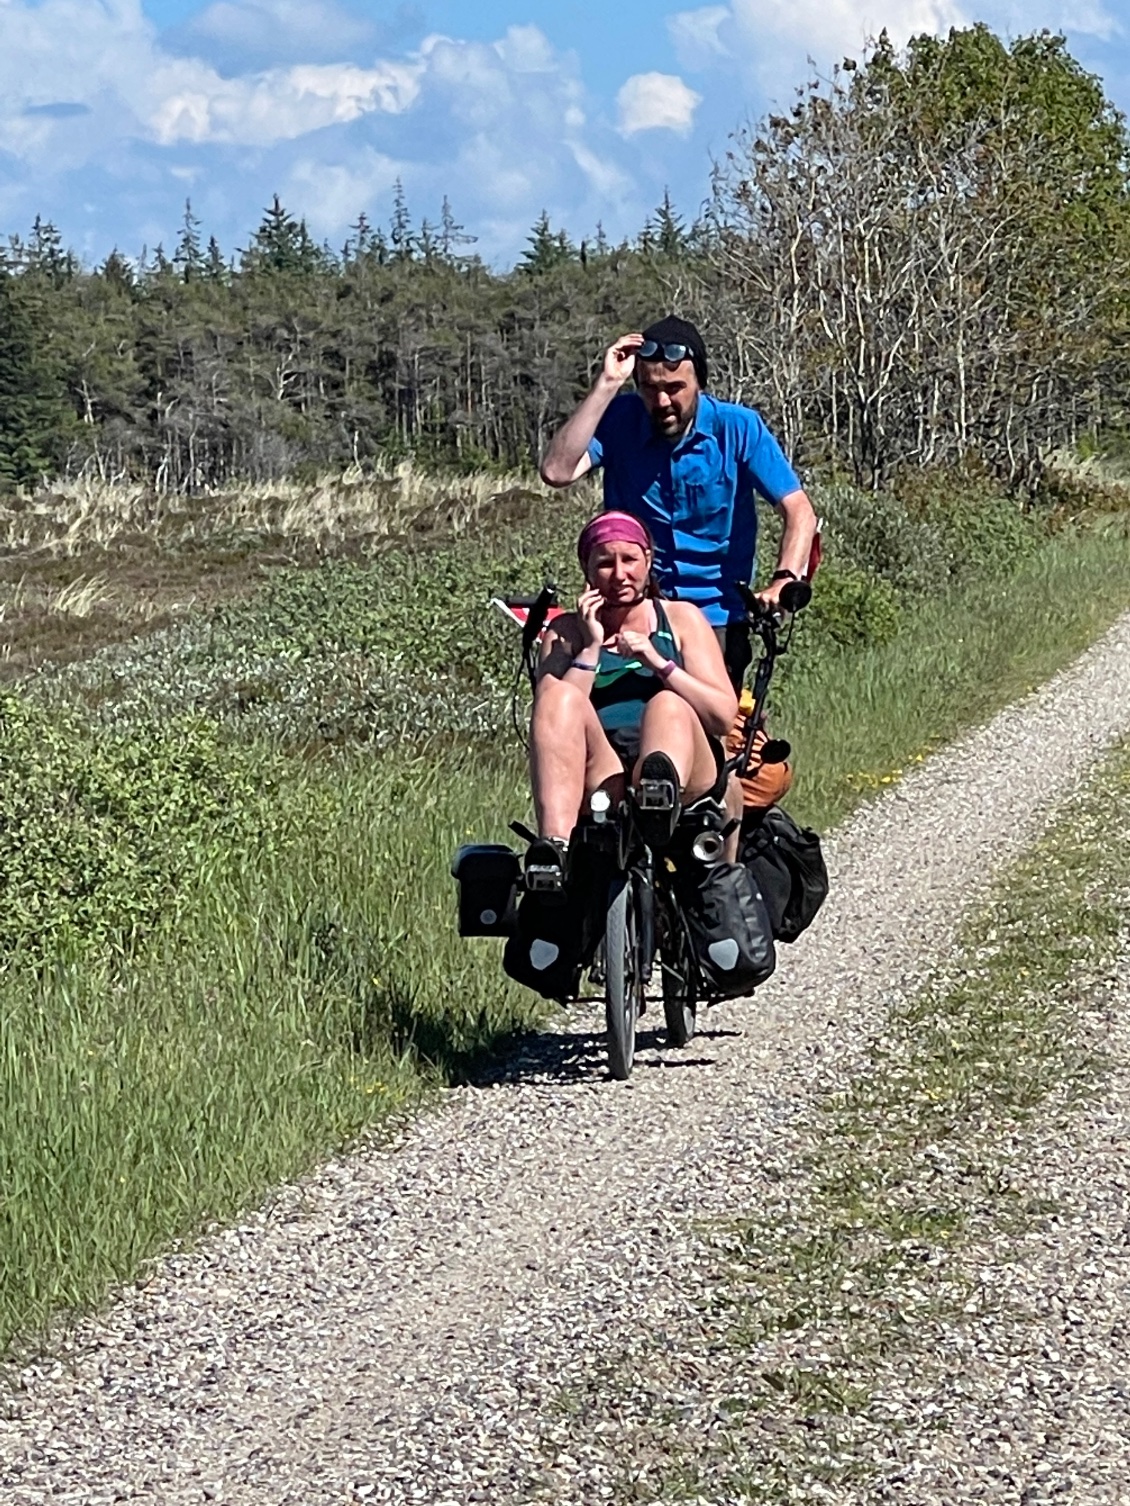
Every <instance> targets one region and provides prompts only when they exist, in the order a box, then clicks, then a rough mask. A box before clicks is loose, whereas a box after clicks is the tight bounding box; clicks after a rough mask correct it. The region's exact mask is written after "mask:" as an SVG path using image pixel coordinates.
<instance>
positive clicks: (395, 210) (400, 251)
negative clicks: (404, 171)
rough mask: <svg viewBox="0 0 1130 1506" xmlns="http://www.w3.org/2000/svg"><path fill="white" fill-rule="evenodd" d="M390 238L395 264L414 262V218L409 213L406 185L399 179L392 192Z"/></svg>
mask: <svg viewBox="0 0 1130 1506" xmlns="http://www.w3.org/2000/svg"><path fill="white" fill-rule="evenodd" d="M388 238H389V243H390V245H391V246H392V259H393V261H394V262H402V261H411V260H412V258H413V256H414V255H415V252H416V237H415V236H414V235H413V233H412V216H411V215H410V214H409V213H408V201H407V199H406V198H405V197H404V184H403V183H402V182H401V181H400V179H399V178H397V180H396V183H395V185H394V186H393V190H392V220H391V222H390V224H389V237H388Z"/></svg>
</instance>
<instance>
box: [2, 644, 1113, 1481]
mask: <svg viewBox="0 0 1130 1506" xmlns="http://www.w3.org/2000/svg"><path fill="white" fill-rule="evenodd" d="M1127 731H1130V617H1127V618H1123V619H1122V620H1121V621H1120V622H1119V623H1118V624H1116V626H1115V627H1114V628H1113V629H1112V630H1111V631H1110V632H1108V633H1107V634H1106V635H1105V636H1104V637H1103V638H1102V639H1101V640H1100V641H1099V642H1098V643H1097V644H1095V645H1094V646H1093V647H1092V648H1091V649H1090V650H1089V651H1088V652H1087V653H1086V654H1085V655H1084V656H1083V657H1082V658H1081V659H1080V660H1079V661H1078V662H1077V663H1076V664H1075V665H1074V666H1072V668H1071V669H1070V670H1068V671H1067V672H1065V673H1064V674H1062V675H1060V676H1059V677H1057V678H1056V679H1055V680H1054V681H1052V682H1051V683H1050V684H1049V685H1048V686H1045V687H1043V688H1042V689H1041V690H1040V691H1039V692H1038V693H1037V694H1036V695H1034V696H1032V697H1029V698H1028V699H1026V700H1025V701H1023V702H1021V703H1019V704H1018V705H1016V706H1013V707H1011V708H1009V709H1008V710H1006V711H1005V712H1003V713H1002V714H1001V715H999V716H998V717H996V718H995V719H994V720H993V721H992V722H991V723H990V724H989V725H988V726H986V727H984V728H982V729H980V730H979V731H977V732H975V733H974V734H972V735H971V736H970V737H968V738H966V739H964V740H963V741H962V742H961V743H959V744H957V745H955V746H954V747H953V748H951V749H949V750H947V751H945V752H943V753H941V754H939V755H938V756H936V757H935V758H933V759H931V760H930V761H929V762H928V763H927V764H925V765H924V766H923V767H922V769H921V770H920V771H919V772H918V773H916V774H915V775H914V776H912V777H911V778H908V779H907V780H906V781H905V782H904V783H903V784H902V785H900V786H898V787H896V788H895V789H893V790H892V792H891V793H890V794H889V795H887V796H885V797H884V798H883V799H882V800H880V801H878V802H876V803H875V804H874V805H871V806H869V807H867V808H866V809H865V810H863V811H861V812H860V813H859V814H858V815H857V816H856V817H855V818H853V819H852V820H851V821H850V822H848V823H847V824H846V825H845V826H844V827H843V828H841V830H840V831H839V832H838V834H837V835H836V837H835V839H834V841H832V842H830V843H829V867H830V869H831V872H832V877H833V885H834V887H833V894H832V898H831V899H830V900H829V902H828V904H827V906H826V907H825V910H824V912H823V914H822V916H821V918H820V920H819V921H818V922H817V924H816V926H815V927H814V928H813V931H812V932H810V933H809V934H808V936H806V937H804V938H803V939H802V940H801V942H799V943H798V944H797V945H795V946H794V947H792V948H791V949H783V955H782V959H781V965H780V968H779V971H778V973H777V975H776V976H775V978H774V979H773V980H772V981H771V983H770V984H769V985H767V986H766V987H765V988H764V989H762V990H760V991H759V992H758V994H757V997H756V999H755V1000H752V1001H746V1002H740V1003H737V1004H731V1005H724V1006H722V1007H720V1008H718V1009H717V1010H714V1011H711V1012H710V1014H709V1015H708V1016H707V1018H706V1020H705V1022H704V1025H705V1029H704V1031H703V1033H702V1035H701V1036H700V1037H699V1038H698V1039H697V1040H696V1041H695V1042H693V1043H692V1045H691V1046H690V1047H689V1048H687V1049H686V1050H684V1051H681V1052H674V1051H672V1052H668V1051H660V1050H658V1049H656V1047H655V1044H654V1042H655V1041H656V1039H657V1038H658V1029H659V1026H660V1023H661V1022H660V1020H658V1019H655V1018H654V1015H655V1014H656V1013H658V1012H659V1011H658V1010H657V1009H656V1007H655V1006H652V1010H651V1012H649V1014H648V1016H646V1017H645V1019H644V1021H643V1024H644V1025H645V1026H650V1027H652V1029H653V1030H654V1032H655V1034H651V1033H649V1031H648V1030H645V1031H644V1034H643V1048H642V1051H641V1054H640V1057H639V1059H638V1062H637V1066H636V1070H635V1074H634V1076H633V1078H632V1080H631V1082H630V1083H628V1084H624V1085H620V1084H613V1083H609V1082H608V1081H606V1080H605V1075H604V1070H603V1064H602V1049H601V1041H600V1038H599V1034H598V1033H597V1031H598V1027H599V1023H600V1020H599V1011H598V1009H597V1008H595V1007H594V1008H593V1009H592V1011H591V1013H585V1012H582V1013H581V1014H579V1015H578V1017H577V1020H576V1023H575V1025H574V1026H572V1027H565V1028H563V1029H562V1031H561V1033H560V1034H558V1035H551V1036H548V1037H545V1038H542V1039H541V1040H540V1041H539V1042H537V1043H536V1044H535V1045H533V1046H531V1048H530V1049H529V1051H528V1052H527V1053H526V1054H525V1055H520V1056H518V1057H516V1058H514V1059H513V1060H512V1061H511V1062H509V1063H508V1064H507V1067H506V1068H505V1070H504V1071H503V1072H501V1073H500V1074H499V1077H498V1078H497V1080H494V1081H490V1082H483V1083H481V1084H479V1085H477V1086H474V1087H468V1088H463V1089H460V1090H458V1091H455V1092H452V1093H450V1094H449V1095H447V1097H446V1099H445V1103H444V1105H443V1107H442V1108H441V1110H440V1111H438V1112H436V1113H432V1114H428V1115H426V1116H425V1117H423V1118H422V1119H421V1120H420V1121H418V1122H417V1123H416V1124H414V1125H413V1126H412V1127H411V1128H410V1129H409V1130H408V1131H406V1133H405V1135H404V1136H403V1138H402V1140H401V1142H400V1143H399V1144H398V1145H396V1146H395V1147H393V1148H391V1149H387V1150H374V1151H368V1152H365V1153H363V1154H359V1155H357V1156H354V1157H351V1158H348V1159H343V1160H340V1161H337V1162H334V1163H331V1164H330V1165H328V1166H327V1167H325V1168H324V1169H323V1170H322V1171H321V1172H320V1173H319V1174H318V1175H317V1176H316V1177H314V1178H312V1179H311V1180H309V1181H308V1182H306V1183H303V1184H302V1185H301V1186H298V1187H295V1188H290V1189H285V1190H284V1191H283V1192H282V1193H281V1194H280V1195H279V1197H278V1198H277V1199H276V1200H275V1201H274V1202H273V1204H272V1205H271V1207H270V1208H269V1209H268V1210H266V1211H265V1212H263V1213H261V1214H257V1215H254V1216H252V1217H250V1218H249V1219H248V1220H247V1221H246V1222H244V1223H242V1224H240V1225H239V1226H237V1227H235V1228H233V1229H230V1230H228V1231H225V1232H224V1233H223V1234H221V1235H219V1236H217V1237H215V1238H214V1239H211V1240H210V1241H209V1242H208V1243H207V1244H206V1245H204V1246H203V1247H201V1248H200V1249H199V1250H197V1251H195V1252H193V1253H192V1254H190V1255H186V1256H181V1257H177V1258H174V1259H171V1260H169V1261H167V1262H166V1263H165V1264H163V1265H162V1266H161V1267H160V1268H159V1270H158V1271H157V1272H156V1274H155V1275H154V1276H153V1278H152V1279H151V1280H150V1281H148V1282H147V1283H145V1284H144V1286H142V1287H141V1288H140V1289H138V1290H134V1291H131V1292H129V1293H128V1294H126V1296H125V1297H124V1298H123V1300H122V1301H120V1302H119V1303H118V1304H117V1305H116V1306H115V1307H114V1308H113V1310H112V1311H111V1312H110V1313H109V1314H108V1315H107V1316H106V1317H105V1319H104V1320H102V1321H100V1322H98V1323H97V1324H91V1325H89V1326H87V1327H86V1328H84V1329H83V1330H82V1331H81V1332H80V1333H79V1334H78V1335H77V1336H76V1339H75V1341H74V1342H73V1343H70V1344H68V1345H67V1346H66V1349H65V1351H60V1352H59V1353H57V1354H56V1355H55V1356H53V1357H51V1358H49V1359H47V1360H44V1361H43V1362H41V1363H39V1364H36V1365H34V1366H32V1367H30V1368H28V1369H26V1370H24V1371H22V1372H21V1373H20V1374H19V1375H18V1376H17V1377H14V1382H15V1385H14V1389H13V1391H12V1393H11V1395H10V1397H9V1400H8V1403H7V1415H6V1417H5V1419H4V1420H3V1421H0V1499H2V1500H3V1501H4V1502H6V1503H11V1506H16V1503H19V1506H25V1503H26V1506H32V1503H35V1506H39V1503H42V1502H44V1501H47V1500H67V1501H74V1502H80V1501H81V1502H84V1503H85V1502H89V1503H95V1502H111V1501H152V1502H161V1503H162V1506H179V1503H182V1502H199V1501H205V1500H215V1501H221V1502H229V1503H232V1506H242V1503H245V1502H246V1503H250V1502H255V1503H256V1506H262V1503H280V1506H281V1503H294V1506H298V1503H302V1506H315V1503H323V1502H325V1503H331V1502H332V1503H341V1502H343V1501H397V1502H403V1501H427V1502H435V1503H457V1502H470V1501H476V1500H490V1501H492V1502H499V1501H520V1500H534V1499H537V1500H542V1499H545V1500H555V1501H566V1500H568V1501H573V1500H576V1501H594V1500H601V1499H614V1498H616V1497H617V1495H618V1494H621V1493H622V1488H623V1482H622V1481H621V1480H618V1479H617V1477H616V1468H615V1456H616V1449H615V1446H614V1438H613V1439H611V1440H610V1438H609V1436H608V1434H609V1429H613V1430H614V1423H613V1422H609V1421H607V1420H606V1419H596V1418H594V1419H593V1432H594V1437H595V1436H596V1435H601V1436H602V1437H603V1444H602V1445H601V1447H600V1448H595V1447H594V1451H593V1454H592V1457H591V1458H590V1459H586V1458H583V1457H580V1456H579V1454H578V1451H577V1449H576V1448H575V1447H573V1446H572V1445H570V1449H569V1451H568V1452H566V1453H561V1454H560V1457H555V1455H554V1449H555V1444H554V1437H555V1434H554V1428H555V1423H554V1416H560V1415H561V1409H562V1407H563V1406H565V1405H567V1402H568V1397H569V1394H570V1393H569V1387H570V1384H571V1380H572V1379H573V1378H575V1377H576V1376H578V1375H579V1374H580V1373H581V1372H582V1371H583V1370H585V1368H586V1367H588V1369H589V1370H590V1371H591V1366H592V1363H593V1359H594V1355H595V1356H596V1357H597V1359H599V1354H600V1351H601V1348H602V1346H603V1345H606V1344H612V1345H614V1346H615V1347H616V1348H617V1349H620V1348H622V1347H623V1345H624V1344H625V1342H627V1343H629V1345H630V1342H631V1336H632V1335H633V1334H634V1333H638V1334H640V1335H644V1334H646V1335H647V1336H648V1339H649V1341H650V1342H654V1341H655V1339H656V1336H657V1335H661V1334H662V1331H663V1327H664V1323H665V1321H666V1320H667V1319H668V1318H669V1317H670V1316H671V1315H672V1314H674V1313H678V1312H680V1311H686V1310H687V1309H688V1307H689V1306H690V1305H692V1304H693V1303H694V1302H695V1301H696V1300H697V1298H698V1297H699V1295H700V1294H699V1293H696V1292H694V1291H688V1290H685V1289H684V1285H685V1284H684V1283H682V1282H680V1279H679V1278H680V1273H681V1270H684V1269H686V1267H685V1266H683V1254H684V1251H685V1248H686V1243H687V1239H688V1234H687V1230H688V1227H689V1223H690V1221H691V1220H692V1219H694V1218H695V1217H701V1216H712V1215H715V1214H721V1213H725V1212H726V1211H733V1212H739V1211H742V1210H743V1209H748V1208H749V1207H751V1206H753V1205H755V1203H756V1199H757V1196H758V1188H759V1186H760V1187H764V1186H765V1185H766V1179H767V1178H772V1177H773V1176H774V1175H780V1174H782V1170H783V1168H784V1167H785V1165H787V1147H788V1144H789V1139H790V1125H791V1123H792V1121H793V1120H794V1118H795V1116H796V1114H797V1112H798V1110H799V1109H800V1107H801V1106H802V1105H803V1103H804V1101H805V1095H806V1093H807V1091H808V1090H809V1088H810V1085H811V1083H812V1081H813V1079H814V1077H815V1075H816V1073H817V1072H818V1071H819V1072H822V1071H823V1070H824V1068H825V1067H826V1066H827V1065H829V1064H832V1063H834V1064H835V1065H836V1066H837V1067H839V1068H843V1067H847V1066H850V1064H851V1062H852V1060H853V1059H854V1058H855V1056H856V1054H857V1053H858V1052H859V1050H860V1047H861V1046H862V1044H863V1043H864V1042H865V1041H866V1039H867V1036H868V1033H869V1032H870V1031H872V1030H873V1029H874V1028H875V1026H876V1024H877V1022H878V1021H879V1020H880V1019H881V1015H882V1009H883V1005H884V1002H885V1001H886V1000H887V999H889V998H890V996H891V995H892V994H893V993H895V992H903V991H905V990H906V989H908V988H913V987H914V986H915V984H916V982H917V981H918V980H919V979H920V978H921V976H922V975H923V973H924V971H925V970H926V969H927V968H928V967H929V966H930V965H931V964H932V963H933V962H935V961H936V960H937V959H938V958H939V957H940V956H941V955H943V953H944V950H945V948H946V947H947V946H948V944H949V942H950V938H951V936H952V934H953V930H954V926H955V924H956V922H957V920H958V918H959V916H960V914H961V911H962V910H963V908H964V907H965V906H966V905H967V903H968V902H969V901H970V900H971V899H974V898H976V897H977V896H978V895H979V894H980V892H981V891H982V889H983V887H984V885H985V883H986V882H987V880H988V879H989V877H990V876H991V873H992V871H993V870H994V869H995V868H996V867H997V866H998V865H999V864H1000V863H1001V862H1003V861H1005V860H1006V859H1007V858H1009V857H1011V856H1012V855H1013V854H1014V853H1016V852H1017V851H1018V850H1019V849H1020V848H1021V847H1022V846H1023V845H1024V844H1025V843H1026V842H1027V841H1028V840H1030V838H1031V837H1032V835H1033V834H1034V833H1035V832H1036V831H1038V830H1039V829H1040V827H1041V826H1042V825H1043V824H1044V822H1045V820H1046V818H1047V816H1048V815H1049V814H1050V808H1051V805H1052V803H1053V802H1054V801H1055V800H1056V799H1057V798H1058V797H1060V796H1062V795H1063V794H1064V793H1065V792H1066V791H1067V790H1068V789H1070V788H1072V787H1073V786H1074V785H1075V784H1076V783H1077V782H1078V781H1079V779H1080V778H1081V776H1082V775H1083V774H1084V773H1085V772H1086V770H1087V768H1088V767H1089V766H1090V764H1091V763H1092V762H1093V761H1094V759H1095V758H1096V757H1097V755H1098V754H1099V753H1100V752H1101V751H1102V749H1103V748H1104V747H1105V746H1107V745H1108V744H1109V743H1110V742H1112V741H1113V740H1114V739H1116V738H1117V737H1118V736H1119V735H1120V734H1122V733H1124V732H1127ZM708 1383H709V1381H708V1377H705V1378H704V1384H708ZM554 1409H557V1410H556V1412H555V1411H554ZM564 1431H565V1432H567V1433H568V1434H570V1435H571V1436H572V1437H573V1438H576V1436H577V1435H578V1432H580V1433H581V1435H582V1436H583V1434H584V1428H581V1429H580V1430H578V1428H577V1426H576V1422H575V1420H574V1422H573V1423H572V1424H571V1426H570V1427H569V1428H567V1429H565V1430H564ZM597 1441H599V1440H597ZM610 1460H611V1462H610Z"/></svg>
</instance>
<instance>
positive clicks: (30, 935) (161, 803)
mask: <svg viewBox="0 0 1130 1506" xmlns="http://www.w3.org/2000/svg"><path fill="white" fill-rule="evenodd" d="M279 772H280V771H279V768H278V766H277V765H275V764H272V762H271V760H270V759H269V758H266V757H263V756H259V757H256V758H254V759H252V758H249V756H248V754H247V752H246V751H244V750H240V749H237V748H235V747H233V746H232V745H231V743H230V741H227V740H225V739H224V738H223V737H222V735H221V733H220V731H219V729H218V728H217V727H216V726H215V725H214V724H213V723H210V722H207V721H204V720H202V719H200V718H188V717H183V716H182V717H179V718H176V719H174V720H171V721H169V722H168V723H166V724H164V725H161V726H152V727H146V728H143V729H135V730H133V731H130V732H118V733H110V734H108V735H107V734H105V733H95V732H93V731H92V730H91V729H89V728H86V727H83V726H81V725H80V724H79V723H78V722H77V721H76V720H75V719H74V718H73V717H71V716H58V715H55V716H52V715H49V714H47V713H46V712H44V711H43V710H42V709H40V708H38V707H35V706H33V705H31V704H29V703H28V702H27V701H26V700H25V699H23V698H21V697H19V696H17V695H15V694H11V693H9V694H5V695H3V696H0V782H2V787H3V791H4V794H3V804H2V807H0V874H2V875H3V879H2V893H3V897H4V903H3V905H0V959H2V958H8V959H11V958H13V957H19V958H20V959H22V960H24V961H28V962H33V963H38V964H48V963H50V964H55V963H57V962H58V961H59V959H60V958H62V957H66V956H71V955H74V954H75V953H76V952H84V951H89V950H91V949H95V950H97V949H109V950H110V951H112V952H115V953H121V952H125V951H128V950H129V949H130V948H131V947H132V946H133V945H134V944H135V942H136V941H137V939H138V938H139V937H141V936H144V935H146V934H148V932H149V931H151V930H152V929H153V927H154V925H156V924H157V922H158V921H159V920H160V919H161V918H162V917H163V916H167V915H168V914H169V913H170V912H174V913H175V912H176V910H177V907H178V905H179V904H180V903H182V902H183V895H182V892H181V891H182V885H183V883H184V882H185V881H186V879H188V878H191V876H192V875H194V874H195V873H197V872H199V871H200V870H201V868H202V867H205V866H207V867H212V866H214V865H215V863H216V862H218V861H219V860H220V858H221V855H223V854H229V853H231V852H233V851H238V850H240V849H241V848H243V847H247V846H250V845H256V846H259V847H263V846H264V845H267V844H269V843H270V842H271V841H272V840H274V839H275V837H276V836H277V835H278V833H277V831H276V818H275V795H276V791H277V787H278V778H279Z"/></svg>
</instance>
